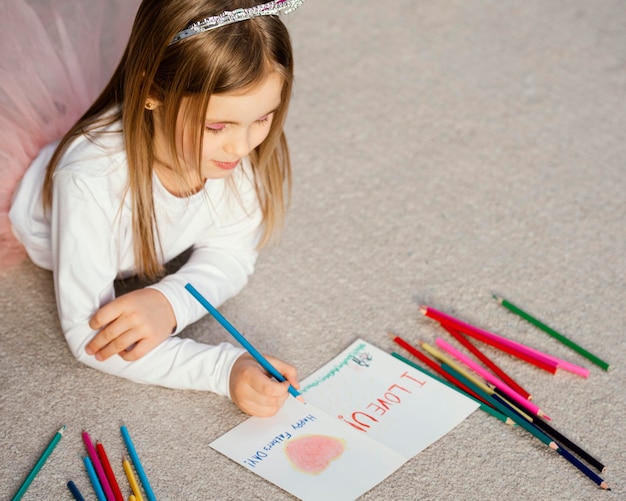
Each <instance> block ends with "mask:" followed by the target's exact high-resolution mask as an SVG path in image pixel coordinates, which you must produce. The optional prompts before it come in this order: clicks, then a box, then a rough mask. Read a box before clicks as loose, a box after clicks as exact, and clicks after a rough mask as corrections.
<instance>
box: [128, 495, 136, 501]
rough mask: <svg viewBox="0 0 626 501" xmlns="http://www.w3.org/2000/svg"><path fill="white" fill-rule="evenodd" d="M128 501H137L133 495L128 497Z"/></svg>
mask: <svg viewBox="0 0 626 501" xmlns="http://www.w3.org/2000/svg"><path fill="white" fill-rule="evenodd" d="M128 501H138V500H137V498H136V497H135V495H134V494H131V495H130V496H128Z"/></svg>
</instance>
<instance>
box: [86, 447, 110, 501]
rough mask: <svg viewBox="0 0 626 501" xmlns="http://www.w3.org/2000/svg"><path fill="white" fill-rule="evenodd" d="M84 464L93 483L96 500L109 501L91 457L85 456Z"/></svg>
mask: <svg viewBox="0 0 626 501" xmlns="http://www.w3.org/2000/svg"><path fill="white" fill-rule="evenodd" d="M83 463H84V464H85V469H86V470H87V475H88V476H89V480H90V481H91V486H92V487H93V490H94V492H95V493H96V498H97V499H98V501H107V498H106V496H105V494H104V491H103V490H102V485H100V480H98V474H97V473H96V470H95V468H94V466H93V463H92V461H91V459H90V458H89V456H85V457H84V458H83Z"/></svg>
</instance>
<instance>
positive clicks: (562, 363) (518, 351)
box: [420, 306, 589, 378]
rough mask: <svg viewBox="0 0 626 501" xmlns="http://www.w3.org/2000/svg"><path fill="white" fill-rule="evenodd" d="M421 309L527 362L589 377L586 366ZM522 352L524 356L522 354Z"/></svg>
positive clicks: (436, 311) (449, 317) (441, 313)
mask: <svg viewBox="0 0 626 501" xmlns="http://www.w3.org/2000/svg"><path fill="white" fill-rule="evenodd" d="M420 311H421V312H422V313H423V314H424V315H426V316H427V317H430V318H433V319H435V320H437V321H439V322H441V323H442V324H443V323H447V324H449V325H452V326H453V327H455V328H457V329H458V330H460V331H461V332H463V333H464V334H467V335H468V336H471V337H474V338H476V339H478V340H479V341H482V342H484V343H488V344H491V345H492V346H494V347H497V348H500V349H504V346H506V348H507V350H510V351H508V352H509V353H511V354H514V355H515V356H519V358H522V359H524V360H526V361H527V362H529V363H531V364H534V365H536V366H537V367H540V368H545V365H548V366H551V367H552V369H551V370H550V372H552V373H553V374H554V373H555V372H556V369H557V368H561V369H563V370H566V371H568V372H572V373H573V374H577V375H579V376H582V377H585V378H587V377H589V370H588V369H586V368H584V367H581V366H579V365H576V364H573V363H571V362H568V361H567V360H563V359H560V358H557V357H555V356H552V355H549V354H547V353H543V352H541V351H539V350H536V349H534V348H531V347H529V346H526V345H524V344H522V343H518V342H517V341H513V340H511V339H508V338H506V337H504V336H500V335H498V334H494V333H493V332H489V331H486V330H484V329H480V328H478V327H474V326H473V325H470V324H468V323H466V322H463V321H461V320H459V319H457V318H454V317H452V316H450V315H448V314H446V313H443V312H441V311H438V310H435V309H434V308H430V307H427V306H422V307H421V308H420ZM507 350H505V351H507ZM522 354H523V356H521V355H522ZM546 370H548V369H546Z"/></svg>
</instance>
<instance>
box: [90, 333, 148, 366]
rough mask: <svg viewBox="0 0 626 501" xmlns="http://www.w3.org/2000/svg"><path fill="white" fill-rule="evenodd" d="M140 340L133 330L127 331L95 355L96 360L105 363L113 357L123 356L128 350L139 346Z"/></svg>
mask: <svg viewBox="0 0 626 501" xmlns="http://www.w3.org/2000/svg"><path fill="white" fill-rule="evenodd" d="M138 339H139V338H138V334H137V333H136V332H133V331H132V330H129V331H126V332H124V333H122V334H121V335H119V336H117V337H116V338H115V339H114V340H113V341H111V342H110V343H109V344H107V345H106V346H105V347H104V348H102V349H101V350H100V351H98V352H97V353H96V354H95V357H96V360H98V361H100V362H103V361H104V360H107V359H108V358H111V357H112V356H113V355H123V354H124V353H126V351H127V350H129V349H132V348H133V347H134V346H135V345H136V344H137V341H138Z"/></svg>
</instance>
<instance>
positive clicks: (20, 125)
mask: <svg viewBox="0 0 626 501" xmlns="http://www.w3.org/2000/svg"><path fill="white" fill-rule="evenodd" d="M138 5H139V0H88V1H86V0H28V1H27V0H2V1H1V2H0V19H1V20H2V27H1V28H0V269H2V268H6V267H7V266H10V265H11V264H15V263H17V262H19V261H20V260H21V259H22V258H23V257H24V256H25V252H24V250H23V248H22V246H21V245H20V244H19V242H17V240H16V239H15V237H14V236H13V233H12V232H11V228H10V224H9V220H8V211H9V208H10V205H11V198H12V195H13V192H14V191H15V188H16V187H17V185H18V183H19V181H20V179H21V178H22V175H23V174H24V172H25V170H26V169H27V167H28V166H29V164H30V162H31V161H32V160H33V158H34V157H35V156H36V155H37V153H38V152H39V150H40V149H41V148H42V147H43V146H44V145H46V144H48V143H50V142H52V141H55V140H57V139H60V138H61V137H62V136H63V134H64V133H65V132H66V131H67V130H68V129H69V128H70V127H71V126H72V125H73V124H74V122H76V120H77V119H78V118H80V116H81V115H82V114H83V113H84V112H85V111H86V110H87V108H88V107H89V106H90V105H91V103H92V102H93V100H94V99H95V98H96V97H97V96H98V95H99V93H100V92H101V91H102V89H103V88H104V86H105V85H106V83H107V82H108V80H109V78H110V77H111V75H112V74H113V71H114V69H115V67H116V66H117V63H118V62H119V59H120V58H121V56H122V53H123V51H124V47H125V46H126V42H127V40H128V36H129V34H130V30H131V27H132V23H133V20H134V17H135V12H136V11H137V7H138Z"/></svg>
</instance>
